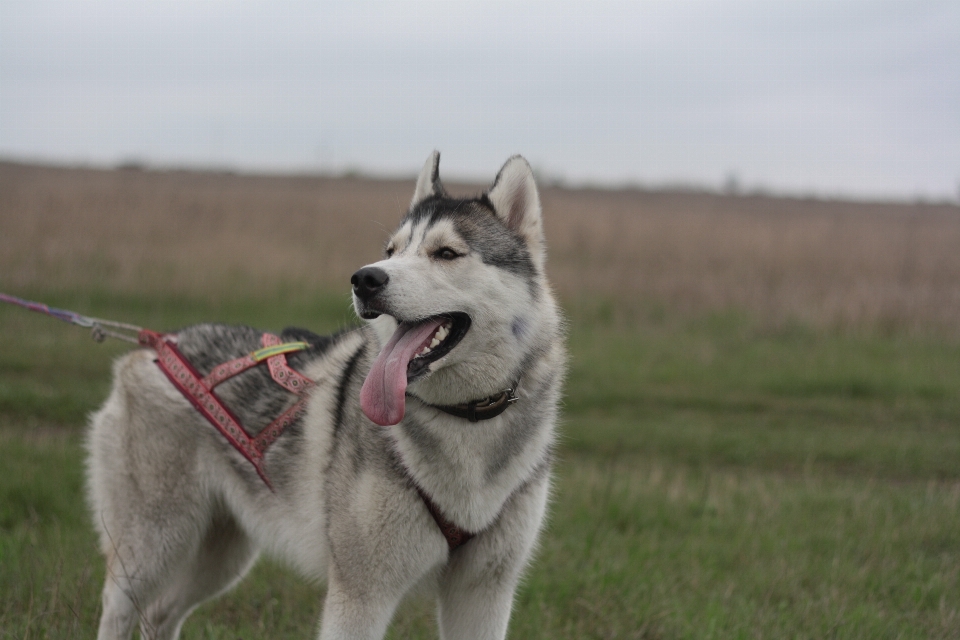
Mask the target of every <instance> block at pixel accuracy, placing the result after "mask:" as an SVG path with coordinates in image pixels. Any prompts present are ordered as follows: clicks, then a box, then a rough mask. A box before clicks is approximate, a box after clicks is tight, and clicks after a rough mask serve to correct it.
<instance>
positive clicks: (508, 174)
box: [486, 156, 543, 267]
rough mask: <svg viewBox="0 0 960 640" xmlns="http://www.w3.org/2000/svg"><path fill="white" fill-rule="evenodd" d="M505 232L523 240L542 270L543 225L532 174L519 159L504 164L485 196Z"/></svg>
mask: <svg viewBox="0 0 960 640" xmlns="http://www.w3.org/2000/svg"><path fill="white" fill-rule="evenodd" d="M486 198H487V200H489V201H490V204H492V205H493V210H494V211H496V212H497V216H499V218H500V219H501V220H502V221H503V224H505V225H506V226H507V228H508V229H510V230H511V231H513V232H515V233H516V234H517V235H519V236H520V237H521V238H523V239H524V240H525V241H526V243H527V245H528V246H529V247H530V253H531V255H532V256H533V260H534V262H535V263H536V264H537V266H539V267H542V266H543V223H542V222H541V219H540V195H539V194H538V193H537V183H536V181H535V180H534V179H533V170H532V169H531V168H530V165H529V164H528V163H527V161H526V160H524V159H523V157H522V156H513V157H512V158H510V159H509V160H507V162H506V164H504V165H503V168H501V169H500V173H498V174H497V178H496V179H495V180H494V181H493V186H492V187H490V190H489V191H487V193H486Z"/></svg>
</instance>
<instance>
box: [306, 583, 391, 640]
mask: <svg viewBox="0 0 960 640" xmlns="http://www.w3.org/2000/svg"><path fill="white" fill-rule="evenodd" d="M376 591H378V590H376V589H371V593H369V594H365V595H362V596H361V595H357V594H356V593H351V589H348V588H346V587H345V586H344V584H343V583H342V582H341V581H339V580H337V579H336V578H335V577H334V576H331V577H330V581H329V583H328V585H327V599H326V602H325V603H324V605H323V621H322V622H321V625H320V640H379V639H380V638H382V637H383V636H384V634H385V633H386V632H387V625H389V624H390V618H391V617H393V611H394V609H396V607H397V603H398V602H399V601H400V597H402V594H400V595H397V594H386V593H376Z"/></svg>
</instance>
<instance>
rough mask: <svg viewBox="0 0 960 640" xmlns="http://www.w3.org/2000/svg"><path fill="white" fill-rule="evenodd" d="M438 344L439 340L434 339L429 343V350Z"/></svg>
mask: <svg viewBox="0 0 960 640" xmlns="http://www.w3.org/2000/svg"><path fill="white" fill-rule="evenodd" d="M438 344H440V339H439V338H434V339H433V340H432V341H431V342H430V348H431V349H433V348H434V347H435V346H437V345H438Z"/></svg>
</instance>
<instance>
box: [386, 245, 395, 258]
mask: <svg viewBox="0 0 960 640" xmlns="http://www.w3.org/2000/svg"><path fill="white" fill-rule="evenodd" d="M394 251H396V249H394V248H393V247H387V250H386V251H384V253H386V254H387V257H388V258H392V257H393V252H394Z"/></svg>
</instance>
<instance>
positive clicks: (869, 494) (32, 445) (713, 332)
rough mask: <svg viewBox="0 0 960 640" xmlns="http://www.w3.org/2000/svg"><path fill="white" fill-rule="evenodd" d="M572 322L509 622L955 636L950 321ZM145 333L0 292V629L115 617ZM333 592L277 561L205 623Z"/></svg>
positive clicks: (678, 630) (56, 626) (420, 606)
mask: <svg viewBox="0 0 960 640" xmlns="http://www.w3.org/2000/svg"><path fill="white" fill-rule="evenodd" d="M24 295H26V292H24ZM33 295H36V296H38V297H42V298H43V299H44V300H45V301H48V302H50V303H51V304H55V305H58V306H64V307H68V308H72V309H77V310H79V311H82V312H84V313H89V314H92V315H101V316H105V317H111V318H116V319H124V320H128V321H131V322H136V323H140V324H144V325H147V326H150V327H152V328H158V329H166V328H173V327H176V326H180V325H182V324H187V323H190V322H194V321H200V320H210V319H218V320H225V321H230V322H245V323H249V324H254V325H257V326H263V327H265V328H269V329H274V330H279V329H280V328H282V327H283V326H285V325H287V324H300V325H303V326H308V327H310V328H313V329H315V330H318V331H329V330H333V329H336V328H338V327H342V326H344V325H345V324H347V323H348V322H349V319H350V313H349V309H348V307H347V301H346V298H345V297H344V296H333V297H329V296H319V297H315V298H310V297H306V296H303V295H302V293H299V292H280V293H278V294H276V295H275V296H273V297H272V298H270V299H266V300H262V299H261V300H239V301H237V300H219V301H218V300H197V299H171V298H167V299H159V300H156V299H155V300H147V299H143V298H136V297H124V296H111V295H107V294H96V295H75V294H74V295H67V294H63V293H60V294H58V293H57V292H52V293H51V292H47V293H43V292H40V293H36V292H33ZM570 346H571V356H572V360H571V365H572V368H571V374H570V378H569V382H568V393H567V398H566V410H565V424H564V428H563V432H564V439H563V446H562V448H561V451H560V456H559V464H558V477H557V482H556V490H555V494H554V501H553V505H552V508H551V516H550V521H549V525H548V528H547V530H546V532H545V535H544V537H543V539H542V545H541V549H540V552H539V554H538V556H537V558H536V561H535V562H534V564H533V565H532V567H531V568H530V570H529V572H528V574H527V578H526V580H525V583H524V586H523V588H522V589H521V590H520V592H519V593H518V595H517V599H516V606H515V610H514V615H513V620H512V632H511V637H514V638H571V639H572V638H754V637H761V638H787V637H789V638H826V637H836V638H931V637H934V638H936V637H942V638H951V637H957V636H960V514H958V507H960V455H958V454H960V345H958V344H957V343H956V342H955V341H951V340H947V339H939V338H936V337H935V336H904V335H897V334H895V333H894V334H881V333H871V332H866V331H864V332H832V333H831V332H815V331H809V330H806V329H804V328H803V327H796V326H794V327H787V328H785V329H780V330H770V329H769V328H764V327H763V326H760V325H757V324H754V323H753V322H751V320H750V319H749V318H745V317H741V316H738V315H736V314H727V315H718V316H712V317H705V318H699V319H695V320H689V319H688V320H680V319H663V318H659V319H657V318H653V319H644V320H640V321H636V322H635V323H634V325H633V326H629V325H627V324H624V323H622V322H619V323H618V322H612V321H609V320H605V319H604V318H603V317H598V316H597V315H596V314H591V313H586V312H582V311H577V313H576V315H574V317H573V318H571V335H570ZM126 348H127V347H126V346H124V345H120V344H116V343H107V344H103V345H96V344H94V343H93V342H92V341H90V340H89V338H87V337H86V336H84V335H83V332H82V331H81V330H79V329H76V328H72V327H69V326H66V325H61V324H59V323H57V322H56V321H54V320H51V319H46V318H43V317H41V316H36V315H33V314H30V313H29V312H26V311H22V310H18V309H12V308H0V468H2V469H3V473H2V474H0V638H4V639H6V638H18V639H24V638H74V637H91V636H92V635H93V633H94V630H95V627H96V620H97V615H98V609H99V590H100V586H101V581H102V577H103V568H102V563H101V560H100V558H99V556H98V555H97V551H96V545H95V538H94V535H93V532H92V528H91V526H90V523H89V522H88V515H87V512H86V509H85V505H84V501H83V493H82V473H83V467H82V460H83V454H82V447H81V434H82V425H83V422H84V419H85V415H86V413H87V412H88V411H90V410H92V409H94V408H95V407H96V406H97V405H98V404H99V403H100V402H101V401H102V399H103V398H104V396H105V394H106V391H107V388H108V385H109V378H110V360H111V359H112V358H113V357H115V356H116V355H117V354H119V353H122V352H124V351H125V350H126ZM322 597H323V593H322V589H321V588H319V587H315V586H312V585H309V584H306V583H304V582H302V581H301V580H299V579H298V578H296V577H295V576H294V575H293V574H292V573H290V572H289V571H287V570H286V569H284V568H281V567H279V566H276V565H274V564H271V563H268V562H265V563H262V564H261V565H259V566H258V567H257V568H256V569H255V570H254V572H253V574H252V575H251V576H250V578H248V579H247V580H246V581H245V582H244V583H243V584H241V585H240V586H239V587H238V588H237V589H236V590H235V591H234V592H232V593H231V594H230V595H228V596H226V597H224V598H221V599H220V600H217V601H215V602H212V603H208V604H206V605H204V606H203V607H201V608H200V609H199V610H198V611H197V612H196V613H195V614H194V615H193V616H192V617H191V618H190V619H189V621H188V623H187V626H186V628H185V630H184V637H185V638H210V639H212V638H231V639H234V638H246V639H249V638H260V637H264V638H265V637H312V636H313V635H314V633H315V630H316V621H317V618H318V615H319V612H320V605H321V602H322ZM390 637H391V638H434V637H436V631H435V625H434V622H433V607H432V604H431V603H429V602H426V601H422V600H417V599H414V600H412V601H411V602H408V603H405V604H404V605H403V606H402V607H401V609H400V611H398V614H397V617H396V620H395V623H394V625H393V627H392V629H391V632H390Z"/></svg>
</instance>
